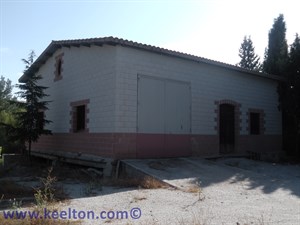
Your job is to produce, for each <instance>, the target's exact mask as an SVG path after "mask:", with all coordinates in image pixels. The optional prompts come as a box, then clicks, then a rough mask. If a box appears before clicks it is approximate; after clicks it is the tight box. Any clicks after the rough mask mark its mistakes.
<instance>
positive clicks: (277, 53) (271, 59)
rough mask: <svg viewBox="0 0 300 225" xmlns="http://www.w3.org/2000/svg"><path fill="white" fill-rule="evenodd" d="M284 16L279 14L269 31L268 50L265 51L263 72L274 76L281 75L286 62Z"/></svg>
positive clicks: (286, 47) (286, 48)
mask: <svg viewBox="0 0 300 225" xmlns="http://www.w3.org/2000/svg"><path fill="white" fill-rule="evenodd" d="M285 33H286V26H285V21H284V16H283V15H282V14H280V15H279V16H278V17H277V18H276V19H275V20H274V24H273V27H272V29H271V30H270V31H269V43H268V48H267V49H266V51H265V59H264V63H263V71H264V72H265V73H269V74H274V75H283V74H284V73H285V70H286V66H287V61H288V45H287V42H286V38H285Z"/></svg>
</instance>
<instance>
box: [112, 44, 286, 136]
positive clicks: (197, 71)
mask: <svg viewBox="0 0 300 225" xmlns="http://www.w3.org/2000/svg"><path fill="white" fill-rule="evenodd" d="M116 48H117V80H116V87H117V89H116V105H117V108H116V131H117V132H136V127H137V104H136V103H137V75H138V74H140V75H148V76H153V77H161V78H168V79H174V80H179V81H185V82H190V83H191V86H192V90H191V92H192V93H191V94H192V133H193V134H216V132H217V131H216V130H215V126H216V121H215V117H216V113H215V109H216V105H215V104H214V102H215V101H219V100H223V99H227V100H233V101H236V102H238V103H240V104H241V112H242V116H241V119H242V125H241V126H242V130H241V132H240V133H241V134H248V132H247V130H246V127H247V124H246V120H247V115H246V113H247V111H248V109H249V108H258V109H263V110H264V112H265V114H266V116H265V121H266V124H265V128H266V131H265V134H280V133H281V114H280V112H279V111H278V110H277V105H278V104H277V101H278V97H277V92H276V87H277V84H276V82H274V81H272V80H269V79H265V78H260V77H257V76H253V75H248V74H243V73H240V72H235V71H231V70H229V69H224V68H220V67H216V66H211V65H208V64H204V63H197V62H191V61H187V60H182V59H178V58H176V57H168V56H164V55H160V54H156V53H150V52H145V51H140V50H136V49H133V48H125V47H121V46H117V47H116Z"/></svg>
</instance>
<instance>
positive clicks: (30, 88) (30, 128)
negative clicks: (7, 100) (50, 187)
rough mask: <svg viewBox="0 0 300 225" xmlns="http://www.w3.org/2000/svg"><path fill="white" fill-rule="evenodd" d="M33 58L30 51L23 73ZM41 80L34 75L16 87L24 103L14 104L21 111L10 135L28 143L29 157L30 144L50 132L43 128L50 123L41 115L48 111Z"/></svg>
mask: <svg viewBox="0 0 300 225" xmlns="http://www.w3.org/2000/svg"><path fill="white" fill-rule="evenodd" d="M34 57H35V53H34V51H31V52H30V54H29V57H28V59H27V60H26V59H23V62H24V63H25V71H26V70H27V69H28V68H29V67H30V66H31V65H32V64H33V62H34ZM41 79H42V76H41V75H37V74H36V73H34V74H30V75H28V77H27V79H26V82H25V83H21V84H18V85H17V87H18V88H19V89H20V91H19V92H18V93H17V95H18V96H19V97H20V98H22V99H24V101H23V102H20V101H18V102H15V104H16V105H17V106H18V107H20V108H21V109H22V110H21V111H19V112H17V113H16V116H17V119H18V124H17V126H16V127H15V129H12V130H11V135H12V136H13V137H15V138H16V139H19V140H22V141H24V142H28V150H29V151H28V153H29V155H30V152H31V143H32V142H36V141H37V140H38V139H39V137H40V135H42V134H44V135H48V134H51V131H50V130H47V129H45V128H44V127H45V125H46V124H48V123H50V122H51V121H49V120H46V119H45V117H44V114H43V113H42V112H44V111H46V110H47V109H48V107H47V105H48V104H49V101H42V99H43V98H44V97H46V96H48V95H47V94H45V93H44V91H45V90H46V89H47V87H44V86H40V85H39V84H38V83H39V81H40V80H41ZM41 113H42V116H41Z"/></svg>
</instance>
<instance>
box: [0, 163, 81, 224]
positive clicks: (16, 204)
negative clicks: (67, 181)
mask: <svg viewBox="0 0 300 225" xmlns="http://www.w3.org/2000/svg"><path fill="white" fill-rule="evenodd" d="M40 181H41V185H40V187H39V188H36V189H34V191H33V190H29V189H26V188H24V187H23V186H20V185H18V184H17V183H16V182H13V181H11V180H3V181H1V183H0V190H1V192H0V201H1V200H2V199H3V197H5V198H7V197H24V196H26V195H31V196H34V199H35V202H36V204H35V205H34V206H33V207H31V208H29V209H26V211H30V212H33V211H35V212H39V214H40V215H44V208H46V209H47V210H49V211H52V212H54V211H57V212H59V209H58V208H57V197H56V195H55V194H56V193H59V192H61V191H62V190H60V189H58V190H59V192H57V188H56V181H57V179H56V177H55V176H53V175H52V168H50V169H48V173H47V175H46V177H44V178H40ZM3 192H4V193H5V194H6V195H5V194H1V193H3ZM12 193H13V196H11V195H12ZM1 195H2V197H1ZM21 207H22V201H17V200H16V199H15V198H14V199H13V201H12V204H11V207H8V208H10V209H11V210H10V212H11V213H12V212H13V211H18V210H19V211H21V209H20V208H21ZM0 224H5V225H56V224H58V225H68V224H70V225H75V224H81V221H71V220H65V219H54V218H53V219H50V218H44V217H43V216H42V217H41V218H37V219H36V218H32V219H31V218H30V217H29V216H28V217H26V218H24V219H23V218H22V219H18V218H17V217H16V216H15V217H14V218H8V219H5V217H4V215H3V212H2V213H0Z"/></svg>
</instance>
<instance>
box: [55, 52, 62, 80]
mask: <svg viewBox="0 0 300 225" xmlns="http://www.w3.org/2000/svg"><path fill="white" fill-rule="evenodd" d="M63 56H64V53H61V54H59V55H58V56H56V57H55V71H54V75H55V76H54V81H58V80H61V79H62V72H63V63H64V60H63Z"/></svg>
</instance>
